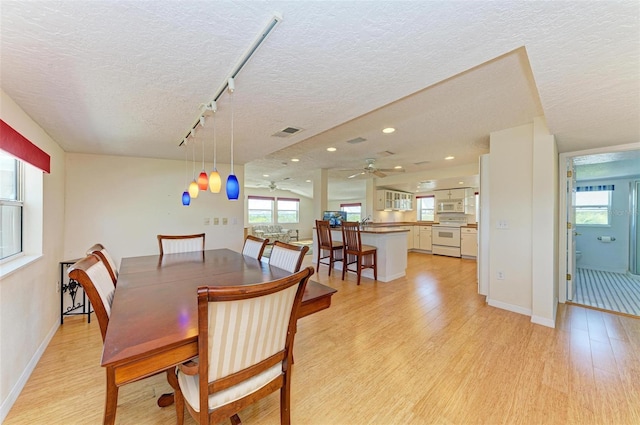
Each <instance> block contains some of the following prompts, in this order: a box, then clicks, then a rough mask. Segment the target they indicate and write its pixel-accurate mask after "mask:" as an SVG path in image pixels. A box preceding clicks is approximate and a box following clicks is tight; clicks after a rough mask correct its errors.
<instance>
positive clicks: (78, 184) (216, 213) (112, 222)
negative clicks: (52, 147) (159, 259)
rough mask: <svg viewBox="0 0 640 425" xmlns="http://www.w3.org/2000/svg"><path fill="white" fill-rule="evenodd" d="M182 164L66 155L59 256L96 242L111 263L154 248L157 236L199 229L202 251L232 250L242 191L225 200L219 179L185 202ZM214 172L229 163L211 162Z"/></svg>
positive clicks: (239, 233)
mask: <svg viewBox="0 0 640 425" xmlns="http://www.w3.org/2000/svg"><path fill="white" fill-rule="evenodd" d="M205 168H206V169H207V170H210V169H211V168H212V165H211V164H206V163H205ZM184 170H185V166H184V161H173V160H163V159H148V158H131V157H121V156H105V155H87V154H67V184H66V223H67V226H66V231H65V236H64V241H65V244H64V255H65V257H67V258H76V257H80V256H82V255H83V254H84V253H85V251H86V249H87V248H88V247H90V246H91V245H93V244H95V243H97V242H100V243H102V244H103V245H105V247H106V248H107V249H108V250H109V252H110V253H111V254H112V255H113V257H114V260H115V261H116V263H117V264H118V265H119V264H120V260H121V258H122V257H131V256H138V255H151V254H157V253H158V249H159V248H158V240H157V238H156V235H158V234H192V233H203V232H204V233H205V234H206V237H205V243H206V248H207V249H214V248H231V249H234V250H237V251H240V250H241V249H242V243H243V240H244V231H243V226H244V211H245V209H244V202H243V201H242V199H244V197H245V194H244V191H243V190H241V191H240V198H239V199H238V200H237V201H229V200H227V197H226V194H225V193H224V183H223V189H222V191H221V192H220V193H217V194H213V193H210V192H207V193H201V194H200V195H199V196H198V198H197V199H192V200H191V205H190V206H188V207H185V206H183V205H182V192H183V191H184V190H185V189H186V182H185V171H184ZM218 171H219V172H220V174H221V176H222V177H223V182H224V181H226V177H227V175H228V173H229V166H228V165H227V164H218ZM235 172H236V176H237V177H238V180H239V182H240V187H242V182H243V180H244V178H243V177H244V168H243V167H242V166H238V165H236V166H235ZM214 218H219V224H218V225H214V224H213V223H214V220H213V219H214ZM223 218H227V222H228V224H227V225H223V224H222V222H223V220H222V219H223ZM205 219H209V220H210V224H209V225H205V224H204V223H205Z"/></svg>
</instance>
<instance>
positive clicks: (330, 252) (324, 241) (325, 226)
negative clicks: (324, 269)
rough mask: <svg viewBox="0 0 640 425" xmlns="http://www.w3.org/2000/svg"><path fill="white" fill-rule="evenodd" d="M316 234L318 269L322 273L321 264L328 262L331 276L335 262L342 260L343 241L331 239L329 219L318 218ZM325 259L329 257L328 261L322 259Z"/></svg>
mask: <svg viewBox="0 0 640 425" xmlns="http://www.w3.org/2000/svg"><path fill="white" fill-rule="evenodd" d="M316 235H317V238H318V254H317V265H316V270H318V273H320V264H326V265H328V266H329V276H331V269H332V268H333V263H335V262H336V261H342V251H343V249H344V245H343V244H342V242H338V241H336V242H334V241H333V240H332V239H331V225H330V223H329V221H328V220H316ZM325 259H328V262H323V261H322V260H325Z"/></svg>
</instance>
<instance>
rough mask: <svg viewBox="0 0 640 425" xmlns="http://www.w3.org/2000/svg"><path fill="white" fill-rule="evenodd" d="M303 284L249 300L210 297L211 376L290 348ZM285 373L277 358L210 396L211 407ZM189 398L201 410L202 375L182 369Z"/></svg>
mask: <svg viewBox="0 0 640 425" xmlns="http://www.w3.org/2000/svg"><path fill="white" fill-rule="evenodd" d="M297 290H298V286H297V285H293V286H291V287H289V288H287V289H285V290H282V291H280V292H277V293H274V294H270V295H266V296H264V297H257V298H250V299H246V300H238V301H227V302H211V303H209V340H208V341H209V344H208V345H209V382H212V381H215V380H216V379H219V378H223V377H225V376H228V375H230V374H232V373H236V372H238V371H240V370H243V369H245V368H247V367H249V366H251V365H254V364H256V363H259V362H261V361H262V360H264V359H266V358H268V357H270V356H272V355H274V354H275V353H277V352H279V351H282V350H284V345H285V342H286V337H287V330H288V326H289V319H290V316H291V309H292V308H293V302H294V299H295V296H296V291H297ZM281 373H282V365H281V364H276V365H275V366H273V367H271V368H269V369H268V370H266V371H264V372H262V373H261V374H259V375H256V376H254V377H252V378H251V379H248V380H247V381H244V382H242V383H240V384H238V385H235V386H233V387H231V388H228V389H226V390H224V391H220V392H218V393H215V394H213V395H211V396H209V409H210V410H211V409H214V408H216V407H217V406H220V405H222V404H226V403H228V402H230V401H233V400H237V399H239V398H242V397H244V396H246V395H248V394H251V393H252V392H255V391H257V390H259V389H260V388H262V387H264V386H265V385H266V384H268V383H269V382H270V381H272V380H273V379H274V378H276V377H277V376H278V375H280V374H281ZM178 380H179V382H180V388H182V391H183V393H184V397H185V400H186V401H187V402H188V403H189V404H190V405H191V406H192V407H193V408H194V410H196V411H198V410H199V401H198V400H199V396H198V394H199V393H198V391H199V384H198V375H193V376H189V375H184V374H182V373H178Z"/></svg>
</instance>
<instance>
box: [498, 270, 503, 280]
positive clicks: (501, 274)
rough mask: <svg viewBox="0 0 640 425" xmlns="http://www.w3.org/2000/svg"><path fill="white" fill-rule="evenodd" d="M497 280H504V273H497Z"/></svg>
mask: <svg viewBox="0 0 640 425" xmlns="http://www.w3.org/2000/svg"><path fill="white" fill-rule="evenodd" d="M498 280H504V272H501V271H500V272H498Z"/></svg>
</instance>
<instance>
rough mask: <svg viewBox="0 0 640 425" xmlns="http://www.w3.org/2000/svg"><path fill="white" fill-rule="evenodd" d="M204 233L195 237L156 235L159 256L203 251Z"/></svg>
mask: <svg viewBox="0 0 640 425" xmlns="http://www.w3.org/2000/svg"><path fill="white" fill-rule="evenodd" d="M204 236H205V234H204V233H198V234H195V235H158V244H159V245H160V255H164V254H179V253H181V252H194V251H204Z"/></svg>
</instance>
